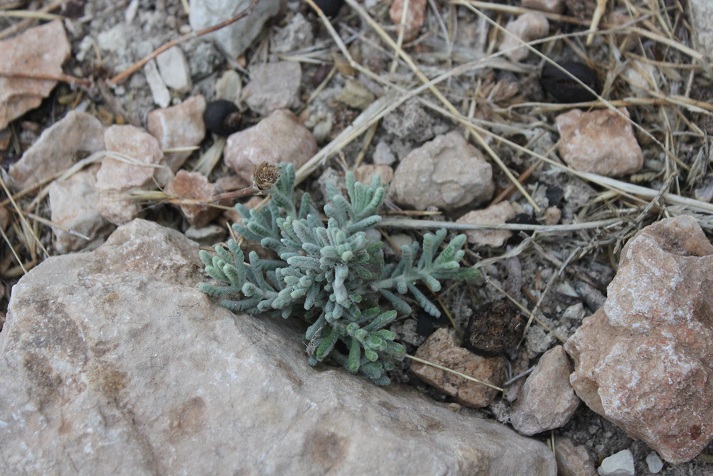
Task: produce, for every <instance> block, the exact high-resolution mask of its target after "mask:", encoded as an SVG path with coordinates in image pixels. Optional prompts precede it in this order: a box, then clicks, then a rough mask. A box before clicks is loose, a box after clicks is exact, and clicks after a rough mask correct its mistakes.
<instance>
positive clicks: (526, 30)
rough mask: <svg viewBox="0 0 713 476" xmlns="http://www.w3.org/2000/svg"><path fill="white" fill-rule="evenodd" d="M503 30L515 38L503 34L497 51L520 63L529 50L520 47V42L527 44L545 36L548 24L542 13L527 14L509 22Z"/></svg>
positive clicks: (548, 27)
mask: <svg viewBox="0 0 713 476" xmlns="http://www.w3.org/2000/svg"><path fill="white" fill-rule="evenodd" d="M505 29H506V30H507V31H509V32H510V33H512V35H514V36H515V37H513V36H512V35H507V34H503V35H504V36H503V41H502V43H500V47H499V50H500V51H507V53H505V56H507V57H508V58H510V59H511V60H512V61H521V60H524V59H525V58H527V55H529V54H530V50H529V49H527V47H525V46H522V44H521V42H523V41H524V42H525V43H527V42H529V41H533V40H539V39H540V38H544V37H545V36H547V34H548V33H549V32H550V22H548V21H547V17H546V16H545V15H543V14H542V13H537V12H527V13H523V14H522V15H520V16H519V17H518V18H517V19H516V20H512V21H509V22H508V24H507V25H506V26H505ZM518 39H520V41H518ZM513 48H514V49H513ZM508 50H509V51H508Z"/></svg>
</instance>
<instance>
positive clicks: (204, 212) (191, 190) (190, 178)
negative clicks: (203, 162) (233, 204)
mask: <svg viewBox="0 0 713 476" xmlns="http://www.w3.org/2000/svg"><path fill="white" fill-rule="evenodd" d="M166 192H168V193H170V194H171V195H175V196H176V197H180V198H187V199H195V200H199V201H202V202H210V199H211V197H213V196H215V195H217V190H216V187H215V185H213V184H212V183H210V182H208V179H207V178H206V177H205V176H204V175H203V174H201V173H198V172H186V171H185V170H179V171H178V173H177V174H176V176H175V177H174V178H173V180H172V181H171V182H170V183H169V184H168V186H167V187H166ZM178 206H179V208H180V209H181V211H182V212H183V214H184V215H185V216H186V218H187V219H188V222H189V223H190V224H191V225H193V226H194V227H196V228H201V227H204V226H206V225H207V224H208V223H210V222H211V221H213V219H214V218H215V217H217V216H218V215H220V213H221V212H222V210H221V209H220V208H216V207H209V206H208V205H200V204H195V205H188V204H178Z"/></svg>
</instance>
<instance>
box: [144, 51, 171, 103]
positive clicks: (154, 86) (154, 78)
mask: <svg viewBox="0 0 713 476" xmlns="http://www.w3.org/2000/svg"><path fill="white" fill-rule="evenodd" d="M144 75H146V82H147V83H149V89H150V90H151V96H152V97H153V102H154V103H155V104H156V105H158V107H167V106H168V105H169V104H171V93H170V92H169V91H168V87H166V83H164V82H163V78H162V77H161V73H159V72H158V66H156V60H153V59H152V60H150V61H149V62H148V63H146V66H144Z"/></svg>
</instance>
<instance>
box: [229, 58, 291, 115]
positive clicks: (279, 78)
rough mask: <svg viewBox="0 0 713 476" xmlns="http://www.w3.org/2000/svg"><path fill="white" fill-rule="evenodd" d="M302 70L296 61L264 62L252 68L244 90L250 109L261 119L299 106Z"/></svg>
mask: <svg viewBox="0 0 713 476" xmlns="http://www.w3.org/2000/svg"><path fill="white" fill-rule="evenodd" d="M301 82H302V68H301V66H300V64H299V63H298V62H297V61H279V62H277V63H263V64H260V65H258V66H255V67H254V68H251V69H250V82H249V83H248V85H247V86H245V89H244V90H243V96H244V97H245V102H246V103H247V105H248V107H249V108H250V109H252V110H253V111H255V112H257V113H258V114H260V115H261V116H267V115H268V114H270V113H271V112H273V111H276V110H278V109H290V108H296V107H298V106H299V105H300V83H301Z"/></svg>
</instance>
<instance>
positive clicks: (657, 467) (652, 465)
mask: <svg viewBox="0 0 713 476" xmlns="http://www.w3.org/2000/svg"><path fill="white" fill-rule="evenodd" d="M646 465H647V466H648V467H649V471H651V472H652V473H654V474H657V473H658V472H659V471H661V470H662V469H663V461H661V458H659V455H657V454H656V453H649V455H648V456H647V457H646Z"/></svg>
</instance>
